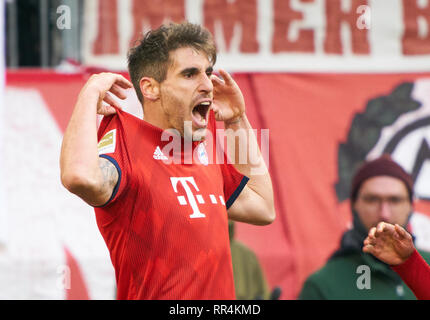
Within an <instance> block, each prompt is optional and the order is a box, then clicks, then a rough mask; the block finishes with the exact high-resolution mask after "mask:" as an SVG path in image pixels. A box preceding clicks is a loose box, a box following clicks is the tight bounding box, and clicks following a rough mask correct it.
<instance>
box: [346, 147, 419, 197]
mask: <svg viewBox="0 0 430 320" xmlns="http://www.w3.org/2000/svg"><path fill="white" fill-rule="evenodd" d="M376 176H390V177H393V178H397V179H399V180H401V181H402V182H403V183H404V184H405V186H406V188H407V190H408V195H409V201H410V202H411V203H412V201H413V195H414V182H413V180H412V177H411V176H410V174H409V173H407V172H406V171H405V169H403V168H402V167H401V166H400V165H399V164H398V163H396V162H395V161H394V160H393V159H392V158H391V156H390V155H389V154H383V155H382V156H380V157H379V158H377V159H375V160H372V161H367V162H365V163H363V164H362V166H361V167H360V168H359V169H358V170H357V172H356V173H355V175H354V177H353V179H352V183H351V196H350V198H351V203H354V202H355V201H356V200H357V196H358V192H359V191H360V188H361V185H362V184H363V182H364V181H366V180H367V179H369V178H372V177H376Z"/></svg>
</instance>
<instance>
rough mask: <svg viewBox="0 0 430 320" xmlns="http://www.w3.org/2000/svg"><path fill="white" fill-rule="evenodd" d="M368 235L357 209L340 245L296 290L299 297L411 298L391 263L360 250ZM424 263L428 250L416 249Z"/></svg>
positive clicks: (348, 298) (428, 254) (339, 298)
mask: <svg viewBox="0 0 430 320" xmlns="http://www.w3.org/2000/svg"><path fill="white" fill-rule="evenodd" d="M366 236H367V230H366V229H365V228H364V226H363V224H362V223H361V221H360V219H359V218H358V215H357V213H356V212H353V228H352V229H351V230H348V231H346V232H345V233H344V235H343V237H342V241H341V244H340V247H339V249H338V250H337V251H336V252H335V253H334V254H333V255H332V257H331V258H330V259H329V260H328V262H327V263H326V264H325V265H324V266H323V267H322V268H321V269H320V270H318V271H317V272H315V273H314V274H312V275H311V276H309V278H308V279H307V280H306V281H305V283H304V285H303V288H302V290H301V292H300V294H299V299H301V300H316V299H317V300H393V299H394V300H405V299H407V300H414V299H416V298H415V296H414V294H413V293H412V291H411V290H410V289H409V288H408V287H407V286H406V284H405V283H404V282H403V281H402V279H401V278H400V277H399V276H398V275H397V273H396V272H394V271H393V270H392V269H391V268H390V266H388V265H387V264H385V263H383V262H382V261H380V260H378V259H376V258H375V257H374V256H372V255H370V254H367V253H363V252H362V247H363V241H364V239H365V238H366ZM418 251H419V253H420V254H421V255H422V256H423V258H424V260H426V261H427V263H429V262H430V253H429V252H423V251H420V250H418Z"/></svg>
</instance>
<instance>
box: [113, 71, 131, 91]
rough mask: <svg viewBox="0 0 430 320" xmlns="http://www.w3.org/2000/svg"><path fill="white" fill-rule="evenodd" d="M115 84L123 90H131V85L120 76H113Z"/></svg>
mask: <svg viewBox="0 0 430 320" xmlns="http://www.w3.org/2000/svg"><path fill="white" fill-rule="evenodd" d="M115 84H116V85H118V86H120V87H121V88H123V89H130V88H133V84H132V83H131V82H130V81H128V80H127V79H126V78H125V77H124V76H122V75H120V74H117V75H115Z"/></svg>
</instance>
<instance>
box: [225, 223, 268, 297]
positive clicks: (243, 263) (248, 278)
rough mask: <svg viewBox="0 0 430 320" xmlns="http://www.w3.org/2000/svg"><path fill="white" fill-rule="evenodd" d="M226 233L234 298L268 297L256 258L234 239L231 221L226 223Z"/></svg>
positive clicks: (266, 287)
mask: <svg viewBox="0 0 430 320" xmlns="http://www.w3.org/2000/svg"><path fill="white" fill-rule="evenodd" d="M228 233H229V236H230V248H231V259H232V263H233V277H234V286H235V290H236V298H237V299H238V300H267V299H269V298H270V293H269V290H268V285H267V282H266V279H265V276H264V272H263V270H262V269H261V266H260V263H259V262H258V258H257V256H256V255H255V253H254V252H252V250H250V249H249V248H248V247H246V246H245V245H244V244H243V243H241V242H239V241H237V240H236V239H234V222H233V221H229V223H228Z"/></svg>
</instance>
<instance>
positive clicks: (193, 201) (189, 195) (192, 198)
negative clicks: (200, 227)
mask: <svg viewBox="0 0 430 320" xmlns="http://www.w3.org/2000/svg"><path fill="white" fill-rule="evenodd" d="M170 181H171V183H172V186H173V190H174V191H175V193H178V182H179V183H180V184H181V185H182V187H183V188H184V190H185V194H186V197H185V196H178V201H179V204H180V205H181V206H186V205H187V204H189V205H190V206H191V208H192V209H193V213H192V214H190V218H192V219H196V218H205V217H206V215H205V214H204V213H202V212H201V211H200V209H199V206H198V204H197V203H200V204H204V203H205V200H204V199H203V196H202V195H201V194H196V195H194V193H193V191H192V190H191V187H190V186H192V187H194V189H195V190H196V191H197V192H199V191H200V190H199V188H198V187H197V184H196V181H195V180H194V178H193V177H171V178H170ZM209 198H210V201H211V203H212V204H217V203H218V201H217V198H216V197H215V195H213V194H210V195H209ZM187 200H188V201H187ZM219 201H220V203H221V204H222V205H225V201H224V198H223V196H219Z"/></svg>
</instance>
